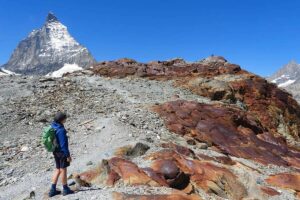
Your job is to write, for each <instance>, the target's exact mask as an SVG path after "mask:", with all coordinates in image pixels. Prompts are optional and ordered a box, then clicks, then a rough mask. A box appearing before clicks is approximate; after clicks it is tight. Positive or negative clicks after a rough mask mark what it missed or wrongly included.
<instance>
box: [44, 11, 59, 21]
mask: <svg viewBox="0 0 300 200" xmlns="http://www.w3.org/2000/svg"><path fill="white" fill-rule="evenodd" d="M54 21H58V19H57V17H56V16H55V15H54V13H53V12H49V13H48V15H47V18H46V22H54Z"/></svg>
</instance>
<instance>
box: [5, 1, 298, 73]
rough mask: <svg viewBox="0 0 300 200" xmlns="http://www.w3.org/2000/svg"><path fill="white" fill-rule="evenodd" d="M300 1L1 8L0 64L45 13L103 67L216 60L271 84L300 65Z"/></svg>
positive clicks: (59, 3) (44, 3) (21, 3)
mask: <svg viewBox="0 0 300 200" xmlns="http://www.w3.org/2000/svg"><path fill="white" fill-rule="evenodd" d="M299 10H300V1H297V0H288V1H282V0H242V1H241V0H215V1H213V0H206V1H204V0H42V1H41V0H26V1H24V0H0V64H4V63H5V62H6V61H7V60H8V58H9V56H10V54H11V53H12V51H13V49H14V48H15V47H16V45H17V44H18V42H19V41H20V40H21V39H23V38H25V37H26V36H27V34H28V33H29V32H31V30H32V29H35V28H39V27H40V26H42V25H43V23H44V21H45V17H46V15H47V13H48V11H52V12H54V13H55V15H56V16H57V17H58V18H59V19H60V21H61V22H62V23H63V24H65V25H66V26H67V27H68V29H69V31H70V33H71V34H72V35H73V36H74V37H75V38H76V39H77V40H78V41H79V42H80V43H81V44H83V45H85V46H86V47H87V48H88V49H89V50H90V51H91V53H92V54H93V56H94V57H95V58H96V59H97V60H98V61H101V60H114V59H117V58H121V57H130V58H134V59H136V60H138V61H142V62H147V61H150V60H166V59H170V58H174V57H181V58H184V59H186V60H188V61H195V60H199V59H202V58H204V57H207V56H209V55H211V54H215V55H222V56H224V57H225V58H227V59H228V60H229V61H230V62H232V63H237V64H239V65H241V66H242V67H243V68H245V69H247V70H249V71H251V72H254V73H257V74H260V75H263V76H266V75H269V74H272V73H273V72H274V71H276V70H277V69H278V68H279V67H281V66H282V65H284V64H286V63H287V62H289V61H290V60H291V59H295V60H298V61H300V51H299V47H300V12H299Z"/></svg>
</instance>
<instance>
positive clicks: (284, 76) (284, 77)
mask: <svg viewBox="0 0 300 200" xmlns="http://www.w3.org/2000/svg"><path fill="white" fill-rule="evenodd" d="M289 78H290V76H289V75H285V74H283V75H281V76H280V77H278V78H275V79H274V80H272V81H271V82H272V83H277V82H279V81H280V80H281V79H289Z"/></svg>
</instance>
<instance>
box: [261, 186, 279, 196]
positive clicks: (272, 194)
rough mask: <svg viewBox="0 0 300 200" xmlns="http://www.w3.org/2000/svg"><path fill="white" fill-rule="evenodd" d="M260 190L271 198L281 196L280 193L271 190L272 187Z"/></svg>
mask: <svg viewBox="0 0 300 200" xmlns="http://www.w3.org/2000/svg"><path fill="white" fill-rule="evenodd" d="M260 189H261V191H263V192H264V193H265V194H267V195H269V196H276V195H280V192H278V191H277V190H274V189H273V188H270V187H261V188H260Z"/></svg>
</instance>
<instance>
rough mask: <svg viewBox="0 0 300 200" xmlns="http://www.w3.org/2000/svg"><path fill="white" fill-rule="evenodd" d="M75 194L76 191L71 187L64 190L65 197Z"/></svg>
mask: <svg viewBox="0 0 300 200" xmlns="http://www.w3.org/2000/svg"><path fill="white" fill-rule="evenodd" d="M69 194H74V191H73V190H71V189H70V188H69V187H67V188H64V189H63V196H66V195H69Z"/></svg>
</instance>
